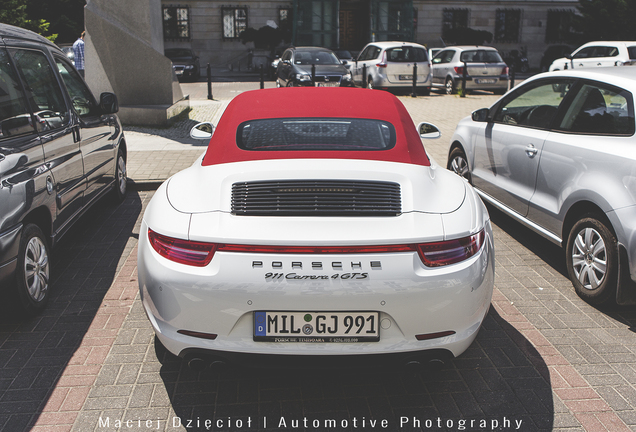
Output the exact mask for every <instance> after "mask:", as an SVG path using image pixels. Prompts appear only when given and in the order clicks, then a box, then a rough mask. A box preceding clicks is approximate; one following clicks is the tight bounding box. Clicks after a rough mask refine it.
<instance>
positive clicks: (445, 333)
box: [415, 330, 455, 340]
mask: <svg viewBox="0 0 636 432" xmlns="http://www.w3.org/2000/svg"><path fill="white" fill-rule="evenodd" d="M454 334H455V332H454V331H453V330H449V331H443V332H439V333H426V334H421V335H415V339H417V340H429V339H437V338H441V337H444V336H450V335H454Z"/></svg>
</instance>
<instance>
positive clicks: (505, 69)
mask: <svg viewBox="0 0 636 432" xmlns="http://www.w3.org/2000/svg"><path fill="white" fill-rule="evenodd" d="M501 74H502V75H508V66H506V67H504V68H503V69H502V70H501Z"/></svg>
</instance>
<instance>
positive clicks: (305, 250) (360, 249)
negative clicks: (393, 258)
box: [218, 244, 415, 254]
mask: <svg viewBox="0 0 636 432" xmlns="http://www.w3.org/2000/svg"><path fill="white" fill-rule="evenodd" d="M218 250H219V251H223V252H256V253H282V254H285V253H289V254H356V253H383V252H413V251H415V247H414V245H384V246H257V245H256V246H254V245H252V246H249V245H237V244H221V245H219V248H218Z"/></svg>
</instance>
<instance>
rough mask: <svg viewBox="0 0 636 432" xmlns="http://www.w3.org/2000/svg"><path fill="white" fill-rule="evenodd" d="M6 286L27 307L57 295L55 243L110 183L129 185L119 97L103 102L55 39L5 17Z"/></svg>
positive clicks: (0, 256)
mask: <svg viewBox="0 0 636 432" xmlns="http://www.w3.org/2000/svg"><path fill="white" fill-rule="evenodd" d="M0 38H1V41H0V287H1V288H2V289H9V290H10V295H11V296H13V297H14V298H15V301H16V305H17V306H20V307H21V308H22V309H24V311H26V312H27V313H37V312H39V311H41V310H42V309H43V308H44V307H45V305H46V302H47V300H48V298H49V291H50V282H49V281H50V256H51V253H50V250H51V247H53V246H54V245H55V244H56V242H58V241H59V239H60V237H62V235H63V234H64V233H65V232H66V231H67V230H68V229H69V227H70V226H71V225H72V224H73V222H74V221H76V220H77V219H78V218H79V217H80V215H81V214H82V213H84V211H86V209H87V208H88V207H90V206H91V205H92V204H93V203H95V202H96V201H97V200H98V199H99V198H100V197H102V196H103V195H105V194H106V193H107V192H110V191H113V192H112V194H113V195H114V197H115V198H116V199H118V200H122V199H123V198H124V196H125V194H126V144H125V142H124V135H123V132H122V128H121V123H120V122H119V119H118V118H117V116H116V115H115V113H116V112H117V111H118V109H119V108H118V104H117V97H116V96H115V95H114V94H112V93H102V94H101V97H100V101H99V103H98V102H97V101H96V100H95V98H94V96H93V94H92V93H91V91H90V90H89V89H88V87H87V86H86V83H85V82H84V80H83V79H82V78H81V77H80V76H79V74H78V73H77V71H76V70H75V68H74V67H73V64H72V63H71V62H70V60H69V59H68V57H67V56H66V55H65V54H64V52H62V51H61V50H60V49H59V48H58V47H57V46H55V45H54V44H53V43H51V42H50V41H49V40H47V39H45V38H43V37H42V36H39V35H37V34H35V33H33V32H30V31H28V30H24V29H21V28H18V27H13V26H9V25H5V24H0Z"/></svg>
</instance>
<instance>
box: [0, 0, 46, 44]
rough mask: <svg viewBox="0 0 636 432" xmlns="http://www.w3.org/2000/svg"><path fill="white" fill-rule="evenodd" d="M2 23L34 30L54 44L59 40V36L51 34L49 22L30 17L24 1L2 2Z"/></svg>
mask: <svg viewBox="0 0 636 432" xmlns="http://www.w3.org/2000/svg"><path fill="white" fill-rule="evenodd" d="M0 22H2V23H5V24H11V25H14V26H17V27H22V28H25V29H28V30H32V31H34V32H36V33H39V34H41V35H43V36H45V37H46V38H48V39H50V40H51V41H53V42H55V39H56V38H57V34H55V33H50V32H49V26H50V23H49V22H48V21H46V20H45V19H42V18H35V17H31V16H29V14H28V13H27V4H26V3H25V1H24V0H0Z"/></svg>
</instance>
